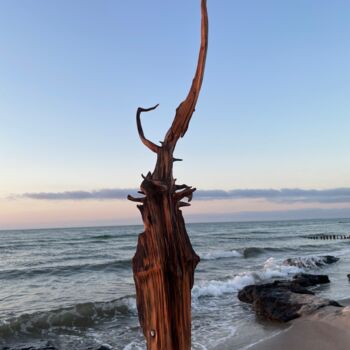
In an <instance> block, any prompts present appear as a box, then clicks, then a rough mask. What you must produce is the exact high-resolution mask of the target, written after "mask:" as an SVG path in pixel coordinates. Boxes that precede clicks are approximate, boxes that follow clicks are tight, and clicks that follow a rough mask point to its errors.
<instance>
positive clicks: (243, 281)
mask: <svg viewBox="0 0 350 350" xmlns="http://www.w3.org/2000/svg"><path fill="white" fill-rule="evenodd" d="M300 272H305V271H304V269H302V268H300V267H298V266H290V265H284V264H280V263H278V262H277V261H276V260H275V259H274V258H269V259H267V260H266V262H265V263H264V266H263V269H262V270H261V271H256V272H242V273H240V274H238V275H236V276H234V277H232V278H228V279H225V280H211V281H203V282H201V283H199V284H197V285H195V286H194V287H193V289H192V298H193V299H194V303H196V302H197V299H198V298H200V297H219V296H221V295H223V294H228V293H235V292H238V291H239V290H240V289H242V288H244V287H245V286H247V285H249V284H256V283H261V282H264V281H268V280H271V279H273V278H287V277H290V276H292V275H295V274H297V273H300Z"/></svg>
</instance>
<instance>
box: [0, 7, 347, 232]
mask: <svg viewBox="0 0 350 350" xmlns="http://www.w3.org/2000/svg"><path fill="white" fill-rule="evenodd" d="M199 3H200V1H199V0H190V1H189V0H179V1H177V2H173V1H164V0H148V1H143V0H141V1H140V0H137V1H136V0H128V1H118V0H117V1H112V0H105V1H102V2H101V1H97V0H75V1H68V0H60V1H58V0H52V1H46V0H28V1H20V0H2V1H0V162H1V171H0V229H8V228H31V227H58V226H85V225H114V224H131V223H141V220H140V218H139V212H138V210H137V209H136V208H135V204H134V203H130V202H128V201H127V200H126V199H125V195H126V194H127V193H128V192H129V191H131V192H133V191H135V189H136V188H137V187H138V186H139V184H140V183H141V180H142V179H141V173H144V174H145V173H147V172H148V171H149V170H152V169H153V168H154V163H155V157H154V155H153V154H152V153H151V152H150V151H149V150H148V149H147V148H146V147H144V146H143V144H142V143H141V142H140V140H139V138H138V134H137V131H136V123H135V112H136V109H137V107H139V106H142V107H150V106H153V105H155V104H156V103H159V104H160V106H159V108H158V109H157V110H156V111H154V112H152V113H148V114H147V115H144V116H143V125H144V131H145V134H146V136H147V137H148V138H149V139H151V140H153V141H154V142H158V141H159V140H162V139H163V137H164V134H165V132H166V131H167V129H168V128H169V126H170V124H171V121H172V119H173V117H174V114H175V109H176V107H177V106H178V105H179V103H180V102H181V101H182V100H183V99H184V98H185V96H186V94H187V92H188V89H189V87H190V84H191V80H192V78H193V74H194V71H195V67H196V63H197V55H198V47H199V38H200V37H199V35H200V7H199ZM349 11H350V2H349V1H346V0H342V1H341V0H334V1H326V0H308V1H305V0H285V1H280V0H265V1H261V0H248V1H246V0H245V1H242V0H241V1H238V0H237V1H232V0H215V1H214V0H208V13H209V49H208V56H207V64H206V71H205V77H204V81H203V86H202V91H201V94H200V97H199V100H198V104H197V108H196V112H195V113H194V115H193V117H192V120H191V123H190V127H189V130H188V132H187V134H186V135H185V137H184V138H183V139H181V140H180V141H179V143H178V146H177V149H176V151H175V156H176V157H179V158H182V159H184V161H183V162H181V163H176V165H175V168H174V176H175V177H176V178H177V179H178V182H179V183H186V184H188V185H192V186H195V187H197V188H198V193H197V199H196V194H195V198H194V201H193V204H192V206H191V207H190V208H185V209H184V214H185V217H186V218H187V220H188V221H202V222H203V221H215V220H218V221H220V220H226V221H230V220H263V219H298V218H309V217H310V218H311V217H317V218H326V217H344V216H349V215H350V194H349V192H350V190H349V189H350V157H349V156H348V153H349V150H350V138H349V136H348V135H349V130H350V118H349V114H350V99H349V95H350V69H349V62H350V45H349V44H348V38H349V37H350V23H349V20H348V14H349ZM269 191H270V192H269Z"/></svg>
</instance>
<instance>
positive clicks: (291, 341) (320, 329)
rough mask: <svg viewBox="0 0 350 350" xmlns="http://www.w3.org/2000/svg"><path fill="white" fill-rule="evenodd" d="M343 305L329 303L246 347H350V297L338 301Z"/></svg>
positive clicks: (276, 349) (323, 349)
mask: <svg viewBox="0 0 350 350" xmlns="http://www.w3.org/2000/svg"><path fill="white" fill-rule="evenodd" d="M339 303H340V304H342V305H344V308H342V309H341V310H339V308H335V307H333V306H328V307H326V308H324V309H322V310H320V311H317V312H315V313H313V314H311V315H309V316H305V317H302V318H299V319H296V320H293V321H291V322H290V323H291V326H290V327H289V328H288V329H286V330H283V331H281V332H280V333H278V334H277V335H275V336H272V337H271V338H267V339H264V340H262V341H260V342H258V343H256V344H253V345H252V346H249V347H247V348H245V349H247V350H280V349H283V350H301V349H305V350H348V349H349V348H350V332H349V329H350V298H347V299H343V300H340V301H339Z"/></svg>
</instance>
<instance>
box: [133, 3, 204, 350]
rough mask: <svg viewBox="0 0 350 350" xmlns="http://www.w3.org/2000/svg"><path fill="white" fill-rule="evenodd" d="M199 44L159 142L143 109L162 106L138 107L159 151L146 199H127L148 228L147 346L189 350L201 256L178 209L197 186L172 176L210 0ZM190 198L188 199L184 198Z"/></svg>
mask: <svg viewBox="0 0 350 350" xmlns="http://www.w3.org/2000/svg"><path fill="white" fill-rule="evenodd" d="M201 13H202V19H201V46H200V51H199V57H198V64H197V69H196V73H195V76H194V79H193V82H192V85H191V88H190V91H189V93H188V95H187V97H186V99H185V100H184V101H183V102H182V103H181V104H180V105H179V107H178V108H177V110H176V114H175V117H174V120H173V123H172V125H171V127H170V129H169V130H168V132H167V133H166V135H165V138H164V141H163V142H161V145H160V146H158V145H156V144H155V143H153V142H152V141H150V140H148V139H147V138H146V137H145V135H144V132H143V129H142V124H141V113H142V112H149V111H151V110H154V109H155V108H157V106H158V105H156V106H154V107H151V108H148V109H145V108H139V109H138V110H137V115H136V123H137V130H138V133H139V136H140V138H141V141H142V142H143V143H144V145H145V146H146V147H148V148H149V149H150V150H151V151H152V152H155V153H156V154H157V162H156V166H155V169H154V171H153V173H151V172H149V173H148V174H147V175H146V176H143V181H142V183H141V186H140V188H141V190H140V192H139V193H141V194H142V195H143V197H140V198H135V197H132V196H128V199H130V200H131V201H134V202H138V203H140V204H139V205H138V206H137V207H138V208H139V210H140V212H141V215H142V220H143V222H144V228H145V230H144V232H143V233H141V234H140V235H139V238H138V244H137V249H136V253H135V256H134V258H133V261H132V264H133V273H134V280H135V286H136V299H137V309H138V314H139V320H140V324H141V327H142V329H143V332H144V335H145V337H146V340H147V349H148V350H160V349H161V350H190V349H191V289H192V287H193V281H194V270H195V268H196V266H197V264H198V262H199V257H198V256H197V254H196V253H195V252H194V250H193V248H192V245H191V242H190V239H189V237H188V234H187V232H186V227H185V222H184V219H183V216H182V212H181V210H180V208H181V207H184V206H188V205H190V204H189V203H188V202H190V201H191V199H192V195H193V192H194V191H195V190H196V189H195V188H192V187H191V186H187V185H185V184H182V185H178V184H176V179H174V178H173V162H174V161H178V160H180V159H176V158H174V157H173V153H174V149H175V146H176V143H177V141H178V140H179V138H180V137H182V136H184V134H185V133H186V130H187V128H188V125H189V122H190V119H191V117H192V114H193V112H194V110H195V106H196V103H197V100H198V96H199V92H200V88H201V85H202V81H203V75H204V67H205V60H206V54H207V47H208V15H207V7H206V0H201ZM185 198H187V200H188V202H184V201H183V199H185Z"/></svg>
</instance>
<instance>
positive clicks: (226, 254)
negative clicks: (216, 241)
mask: <svg viewBox="0 0 350 350" xmlns="http://www.w3.org/2000/svg"><path fill="white" fill-rule="evenodd" d="M242 256H243V255H242V253H240V252H239V251H238V250H226V251H223V250H218V251H213V252H208V253H202V254H201V256H200V257H201V259H202V260H217V259H224V258H241V257H242Z"/></svg>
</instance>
